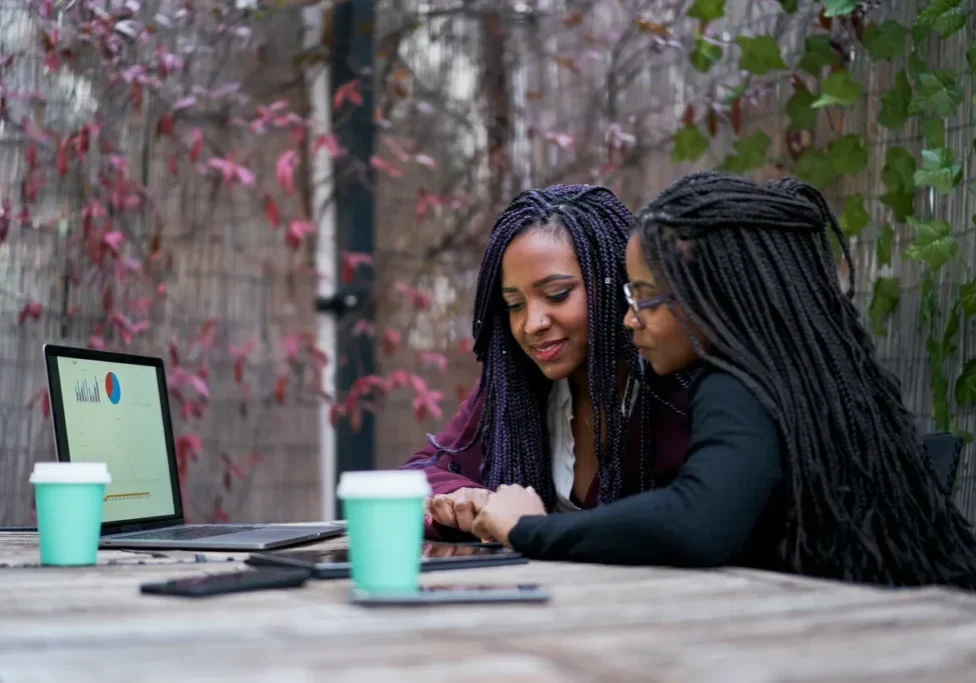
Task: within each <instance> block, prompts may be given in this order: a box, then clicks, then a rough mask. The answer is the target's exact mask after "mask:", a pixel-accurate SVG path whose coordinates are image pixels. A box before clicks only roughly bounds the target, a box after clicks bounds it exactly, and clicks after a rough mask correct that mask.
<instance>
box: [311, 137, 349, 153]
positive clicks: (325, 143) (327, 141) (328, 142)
mask: <svg viewBox="0 0 976 683" xmlns="http://www.w3.org/2000/svg"><path fill="white" fill-rule="evenodd" d="M323 148H324V149H325V150H326V151H328V153H329V156H330V157H332V158H333V159H338V158H339V157H341V156H342V153H343V149H342V147H340V146H339V142H338V140H336V139H335V136H334V135H332V134H331V133H323V134H322V135H319V136H317V137H316V138H315V142H313V143H312V152H318V151H319V150H320V149H323Z"/></svg>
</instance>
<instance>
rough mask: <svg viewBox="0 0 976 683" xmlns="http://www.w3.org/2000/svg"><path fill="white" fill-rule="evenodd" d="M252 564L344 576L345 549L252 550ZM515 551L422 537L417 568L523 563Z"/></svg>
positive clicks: (346, 567) (321, 576)
mask: <svg viewBox="0 0 976 683" xmlns="http://www.w3.org/2000/svg"><path fill="white" fill-rule="evenodd" d="M246 563H247V564H249V565H252V566H264V567H267V566H275V567H301V568H302V569H307V570H308V571H309V572H311V574H312V577H313V578H316V579H345V578H348V577H349V553H348V551H347V550H346V549H345V548H322V549H309V550H284V551H279V552H270V553H253V554H251V556H250V557H248V559H247V560H246ZM527 563H528V560H527V559H526V558H524V557H522V555H520V554H519V553H517V552H515V551H513V550H509V549H508V548H505V547H504V546H499V545H497V544H494V543H484V544H474V543H442V542H440V541H424V544H423V546H422V548H421V551H420V571H422V572H433V571H438V570H445V569H472V568H475V567H498V566H502V565H509V564H527Z"/></svg>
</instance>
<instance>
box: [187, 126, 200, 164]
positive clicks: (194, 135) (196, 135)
mask: <svg viewBox="0 0 976 683" xmlns="http://www.w3.org/2000/svg"><path fill="white" fill-rule="evenodd" d="M202 153H203V131H202V130H200V129H199V128H194V129H193V130H192V131H191V132H190V161H191V162H192V163H194V164H195V163H197V162H198V161H200V155H201V154H202Z"/></svg>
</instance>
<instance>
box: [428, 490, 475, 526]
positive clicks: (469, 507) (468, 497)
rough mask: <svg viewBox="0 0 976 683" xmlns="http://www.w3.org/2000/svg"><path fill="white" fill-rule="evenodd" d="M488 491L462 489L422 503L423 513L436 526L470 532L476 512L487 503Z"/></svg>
mask: <svg viewBox="0 0 976 683" xmlns="http://www.w3.org/2000/svg"><path fill="white" fill-rule="evenodd" d="M490 495H491V491H489V490H488V489H474V488H463V489H458V490H457V491H454V492H452V493H442V494H439V495H436V496H432V497H430V498H428V499H427V500H425V501H424V512H425V513H426V514H428V515H430V518H431V519H433V520H434V521H435V522H437V523H438V524H443V525H444V526H449V527H453V528H455V529H459V530H461V531H465V532H470V531H471V525H472V524H473V523H474V518H475V517H476V516H477V515H478V512H479V511H480V510H481V508H482V507H484V505H485V503H487V502H488V496H490Z"/></svg>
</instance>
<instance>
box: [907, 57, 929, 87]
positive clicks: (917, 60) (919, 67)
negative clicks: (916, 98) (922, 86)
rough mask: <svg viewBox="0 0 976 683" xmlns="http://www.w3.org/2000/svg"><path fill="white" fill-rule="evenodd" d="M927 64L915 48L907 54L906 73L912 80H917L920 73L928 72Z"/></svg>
mask: <svg viewBox="0 0 976 683" xmlns="http://www.w3.org/2000/svg"><path fill="white" fill-rule="evenodd" d="M928 71H929V65H928V64H926V63H925V60H924V59H922V57H921V55H919V54H918V51H917V50H912V51H911V53H910V54H909V55H908V75H909V76H911V77H912V80H913V81H917V80H918V77H919V76H920V75H921V74H924V73H928Z"/></svg>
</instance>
